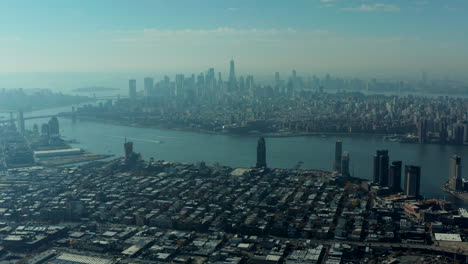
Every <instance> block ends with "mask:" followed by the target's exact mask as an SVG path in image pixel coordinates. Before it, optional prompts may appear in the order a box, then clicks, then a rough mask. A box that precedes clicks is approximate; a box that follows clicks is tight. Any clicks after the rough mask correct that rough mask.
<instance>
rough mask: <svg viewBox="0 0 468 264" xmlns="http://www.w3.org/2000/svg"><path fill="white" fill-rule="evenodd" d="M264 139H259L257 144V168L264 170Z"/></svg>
mask: <svg viewBox="0 0 468 264" xmlns="http://www.w3.org/2000/svg"><path fill="white" fill-rule="evenodd" d="M266 166H267V164H266V145H265V138H263V137H261V138H260V139H259V140H258V143H257V166H256V167H257V168H266Z"/></svg>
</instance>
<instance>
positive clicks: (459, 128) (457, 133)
mask: <svg viewBox="0 0 468 264" xmlns="http://www.w3.org/2000/svg"><path fill="white" fill-rule="evenodd" d="M453 132H454V133H453V141H454V143H455V144H457V145H463V143H464V141H465V138H464V136H465V127H464V126H463V125H462V124H461V123H460V122H457V123H456V124H455V125H454V127H453Z"/></svg>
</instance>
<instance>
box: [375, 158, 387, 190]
mask: <svg viewBox="0 0 468 264" xmlns="http://www.w3.org/2000/svg"><path fill="white" fill-rule="evenodd" d="M388 163H389V157H388V150H377V153H376V155H375V156H374V177H373V179H374V182H375V183H378V184H379V185H380V186H382V187H385V186H388V166H389V164H388Z"/></svg>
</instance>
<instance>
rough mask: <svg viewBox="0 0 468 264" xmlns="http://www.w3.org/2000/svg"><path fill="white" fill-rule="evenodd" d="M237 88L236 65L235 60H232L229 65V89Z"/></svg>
mask: <svg viewBox="0 0 468 264" xmlns="http://www.w3.org/2000/svg"><path fill="white" fill-rule="evenodd" d="M236 89H237V79H236V70H235V67H234V60H231V63H230V66H229V91H231V92H232V91H235V90H236Z"/></svg>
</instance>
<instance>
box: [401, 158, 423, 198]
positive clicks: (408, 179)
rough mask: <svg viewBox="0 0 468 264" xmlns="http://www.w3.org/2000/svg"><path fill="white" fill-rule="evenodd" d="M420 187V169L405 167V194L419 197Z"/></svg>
mask: <svg viewBox="0 0 468 264" xmlns="http://www.w3.org/2000/svg"><path fill="white" fill-rule="evenodd" d="M420 185H421V167H419V166H413V165H406V166H405V194H406V195H408V196H412V197H418V196H419V189H420Z"/></svg>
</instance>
